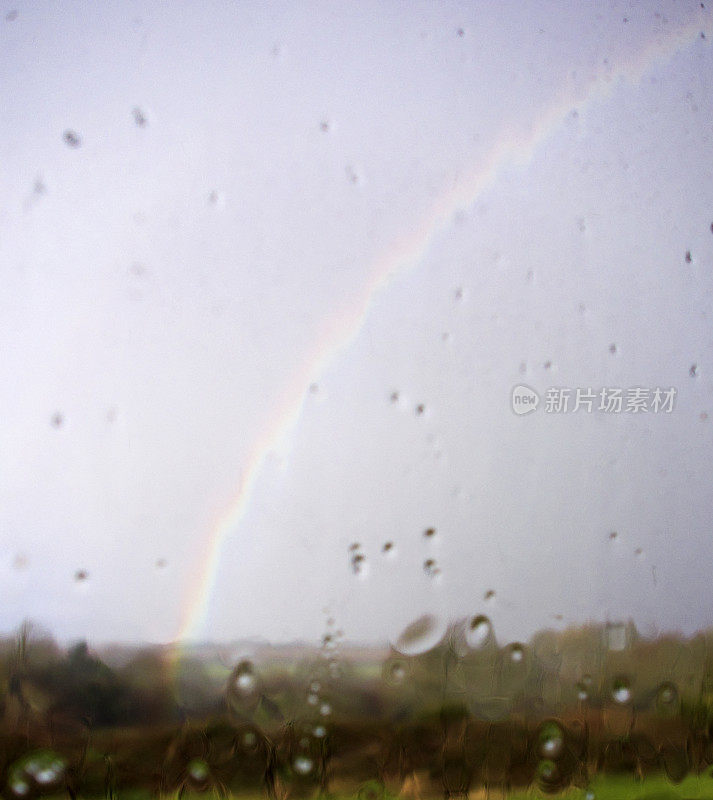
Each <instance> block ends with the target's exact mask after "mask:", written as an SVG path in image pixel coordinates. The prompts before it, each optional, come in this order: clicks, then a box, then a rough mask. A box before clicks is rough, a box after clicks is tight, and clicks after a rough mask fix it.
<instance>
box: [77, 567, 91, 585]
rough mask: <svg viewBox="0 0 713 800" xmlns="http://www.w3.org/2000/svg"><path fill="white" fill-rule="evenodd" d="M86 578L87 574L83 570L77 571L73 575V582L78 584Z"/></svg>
mask: <svg viewBox="0 0 713 800" xmlns="http://www.w3.org/2000/svg"><path fill="white" fill-rule="evenodd" d="M88 577H89V573H88V572H87V571H86V570H85V569H78V570H77V571H76V572H75V573H74V580H75V581H78V582H81V581H86V580H87V578H88Z"/></svg>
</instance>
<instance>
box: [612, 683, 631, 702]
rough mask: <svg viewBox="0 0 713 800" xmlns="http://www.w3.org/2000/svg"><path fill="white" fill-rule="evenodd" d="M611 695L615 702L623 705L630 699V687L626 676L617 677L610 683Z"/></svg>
mask: <svg viewBox="0 0 713 800" xmlns="http://www.w3.org/2000/svg"><path fill="white" fill-rule="evenodd" d="M612 697H613V698H614V702H615V703H619V704H620V705H624V704H625V703H628V702H629V701H630V700H631V687H630V686H629V681H628V680H627V679H626V678H617V679H616V680H615V681H614V683H613V684H612Z"/></svg>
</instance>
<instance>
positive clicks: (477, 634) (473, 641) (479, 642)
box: [465, 614, 493, 650]
mask: <svg viewBox="0 0 713 800" xmlns="http://www.w3.org/2000/svg"><path fill="white" fill-rule="evenodd" d="M492 635H493V626H492V624H491V622H490V620H489V619H488V618H487V617H486V616H485V615H483V614H479V615H478V616H476V617H473V618H472V619H471V620H470V622H469V623H468V627H467V629H466V632H465V641H466V644H467V645H468V647H470V648H471V649H473V650H477V649H479V648H481V647H483V646H485V645H486V644H487V643H488V642H489V641H490V640H491V638H492Z"/></svg>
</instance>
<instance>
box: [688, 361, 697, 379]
mask: <svg viewBox="0 0 713 800" xmlns="http://www.w3.org/2000/svg"><path fill="white" fill-rule="evenodd" d="M688 374H689V375H690V376H691V377H692V378H696V377H698V364H691V368H690V369H689V370H688Z"/></svg>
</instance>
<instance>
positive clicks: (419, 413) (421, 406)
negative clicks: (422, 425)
mask: <svg viewBox="0 0 713 800" xmlns="http://www.w3.org/2000/svg"><path fill="white" fill-rule="evenodd" d="M415 411H416V416H418V417H421V416H423V414H424V413H425V411H426V406H425V405H424V404H423V403H419V404H418V405H417V406H416V408H415Z"/></svg>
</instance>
